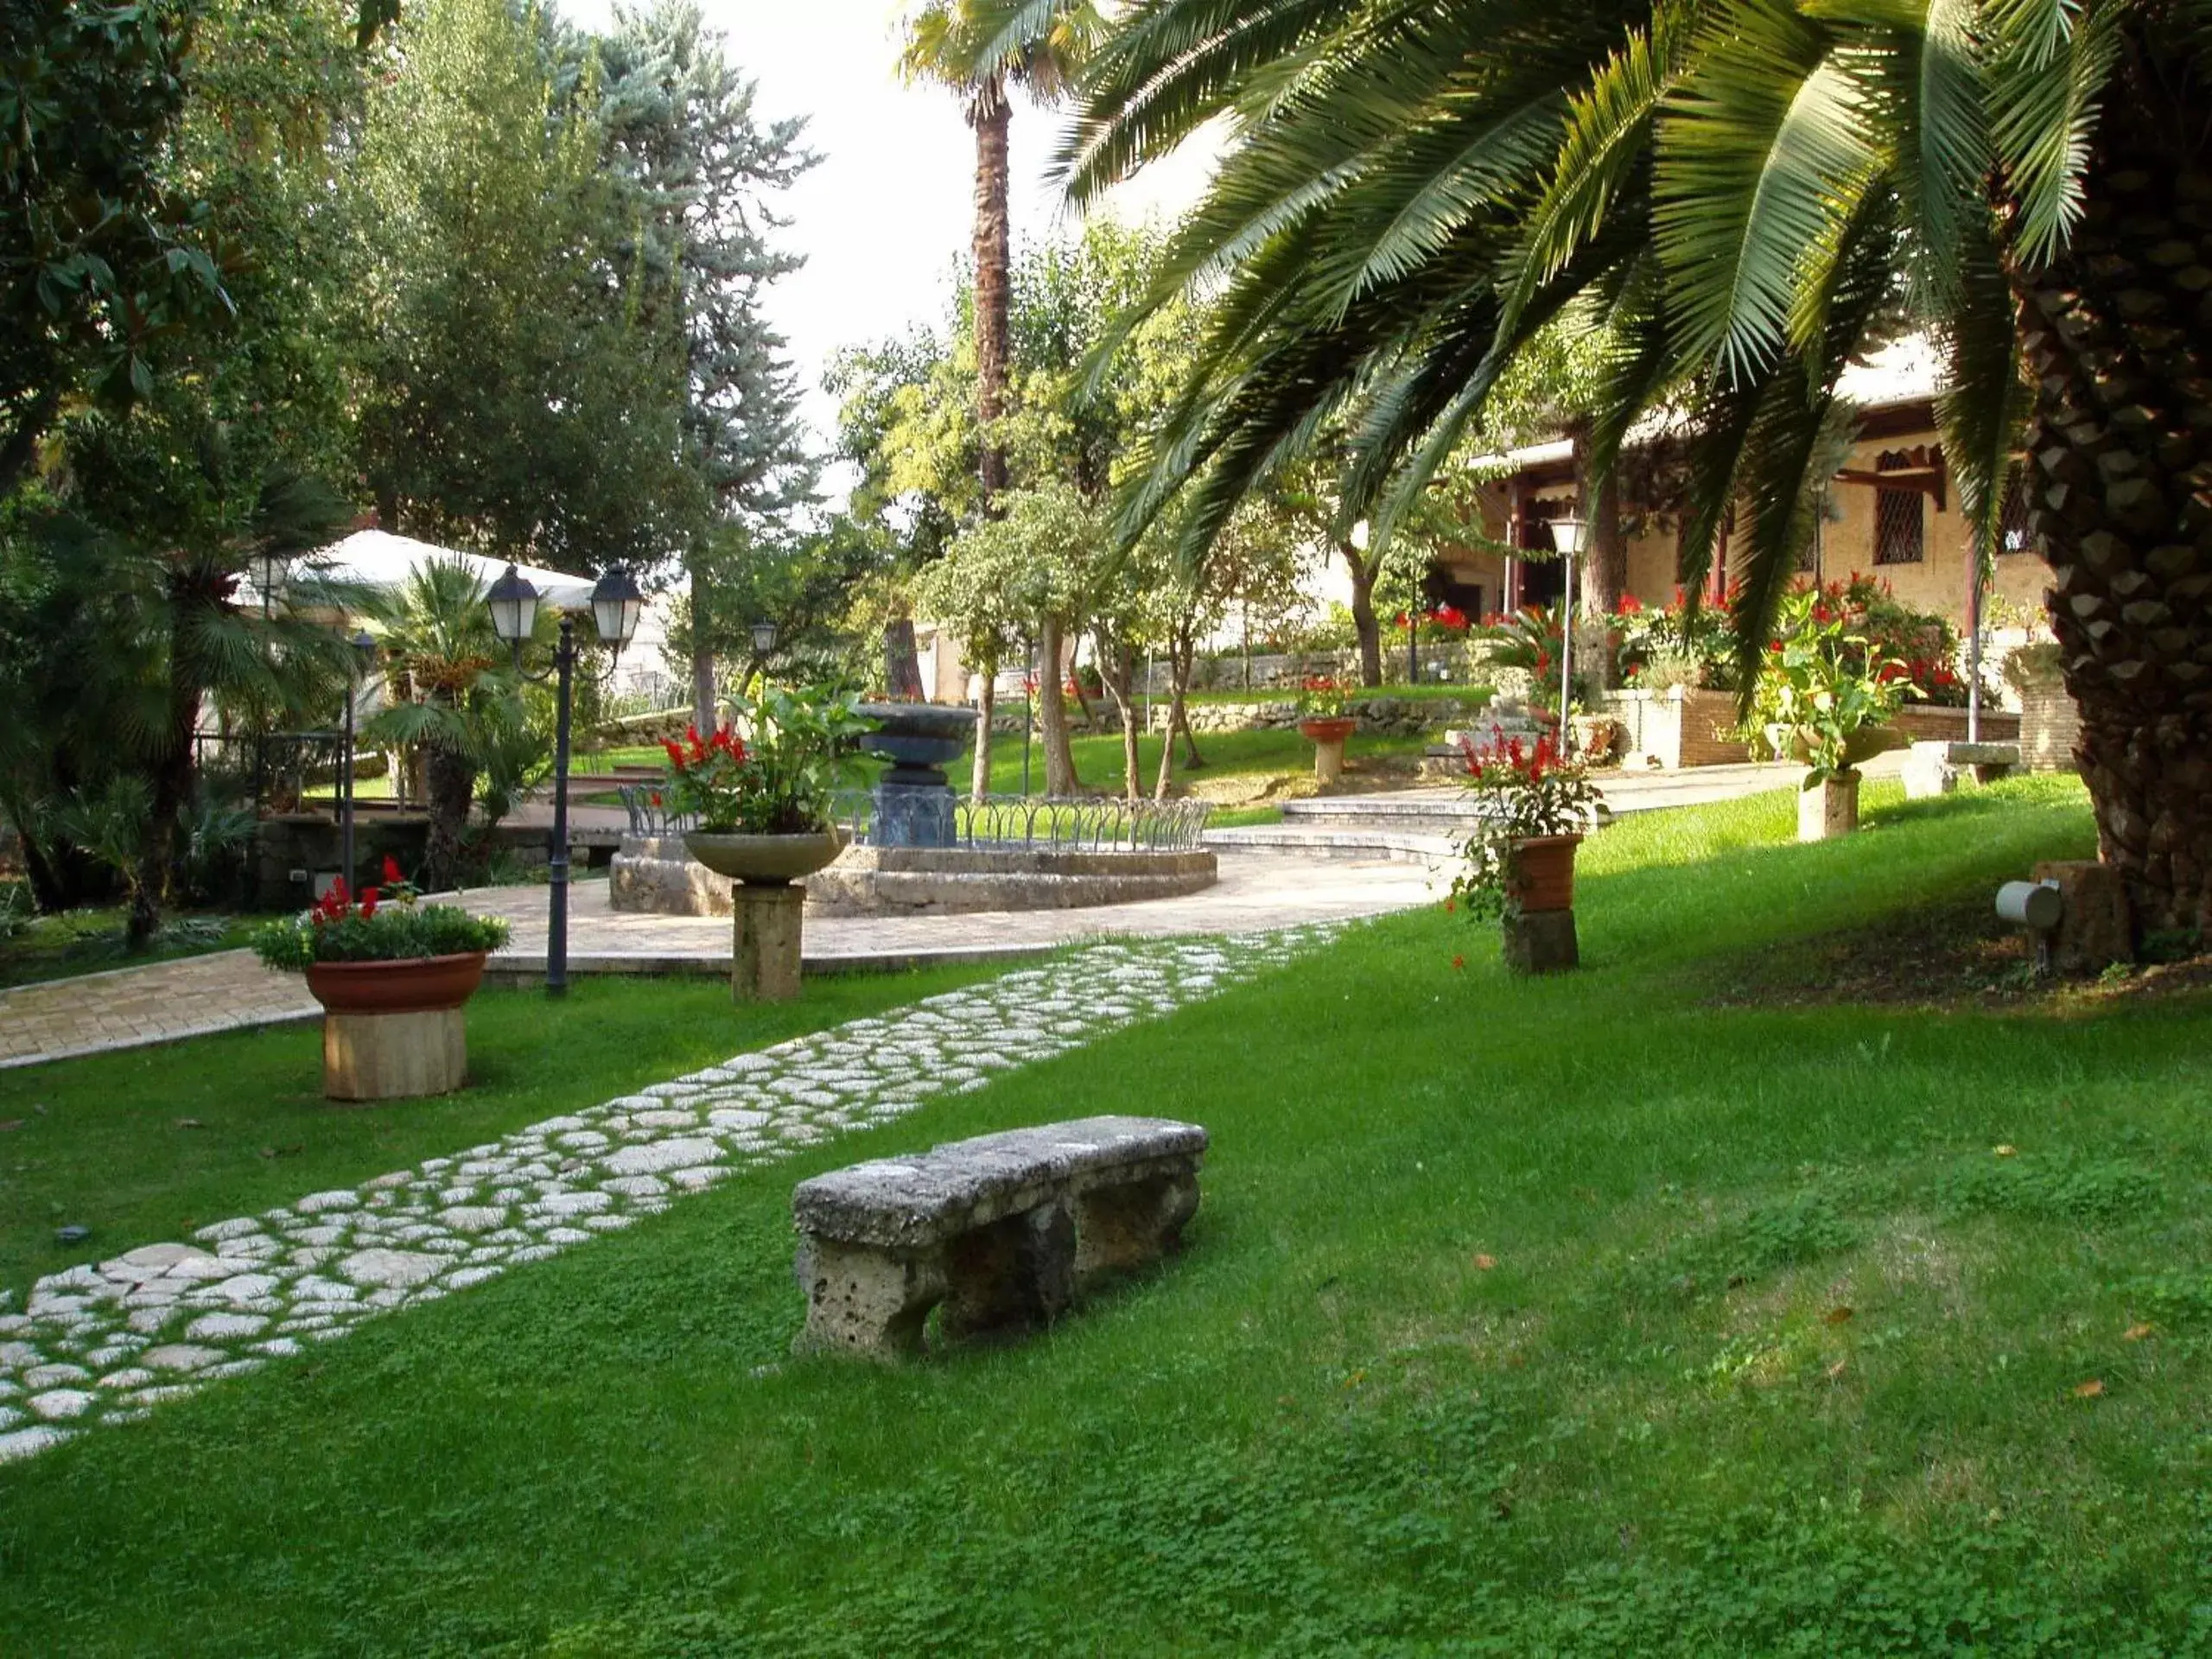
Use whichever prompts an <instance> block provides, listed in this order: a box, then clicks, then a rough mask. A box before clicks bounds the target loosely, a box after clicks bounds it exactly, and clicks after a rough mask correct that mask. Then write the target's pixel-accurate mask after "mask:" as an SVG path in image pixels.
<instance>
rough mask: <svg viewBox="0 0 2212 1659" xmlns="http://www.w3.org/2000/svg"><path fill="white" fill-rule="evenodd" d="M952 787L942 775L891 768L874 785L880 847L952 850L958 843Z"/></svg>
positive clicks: (876, 835)
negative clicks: (879, 781)
mask: <svg viewBox="0 0 2212 1659" xmlns="http://www.w3.org/2000/svg"><path fill="white" fill-rule="evenodd" d="M956 804H957V803H956V801H955V798H954V797H953V793H952V785H950V783H948V782H947V781H946V780H945V776H944V773H943V772H925V769H924V768H922V767H918V766H894V767H893V768H892V769H891V771H890V772H888V773H887V774H886V776H885V778H884V779H883V781H882V782H881V783H880V784H878V785H876V786H875V824H874V829H872V830H871V831H870V834H871V836H872V837H873V839H874V842H875V844H876V845H877V846H879V847H953V846H957V845H958V844H959V841H960V831H959V823H958V820H957V818H956V817H955V816H954V809H955V806H956Z"/></svg>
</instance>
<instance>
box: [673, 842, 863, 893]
mask: <svg viewBox="0 0 2212 1659" xmlns="http://www.w3.org/2000/svg"><path fill="white" fill-rule="evenodd" d="M683 850H684V851H685V852H687V853H689V854H690V855H691V856H692V857H694V858H696V859H697V860H698V861H699V862H700V863H702V864H703V865H705V866H706V867H707V868H709V869H710V870H712V871H713V872H714V873H715V874H716V875H726V876H728V877H729V878H730V880H733V881H741V882H743V883H744V884H745V885H746V886H747V887H784V886H785V885H787V884H789V883H790V882H792V881H795V880H798V878H799V877H801V876H804V875H812V874H814V873H815V872H816V871H817V870H819V869H823V868H826V867H827V866H828V865H829V864H830V863H832V862H833V861H835V860H836V856H837V855H838V854H840V853H842V852H843V851H844V850H845V837H844V836H843V835H842V833H841V832H839V831H838V830H836V829H815V830H810V831H808V832H807V833H806V834H804V835H797V836H743V835H721V834H717V833H715V832H713V831H710V830H706V829H690V830H686V831H685V832H684V836H683Z"/></svg>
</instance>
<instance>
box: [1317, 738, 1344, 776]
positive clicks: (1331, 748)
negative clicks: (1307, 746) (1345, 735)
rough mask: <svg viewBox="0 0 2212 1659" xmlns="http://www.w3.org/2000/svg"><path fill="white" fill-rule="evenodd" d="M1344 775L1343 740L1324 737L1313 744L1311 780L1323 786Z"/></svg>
mask: <svg viewBox="0 0 2212 1659" xmlns="http://www.w3.org/2000/svg"><path fill="white" fill-rule="evenodd" d="M1343 776H1344V739H1342V738H1341V737H1325V738H1322V739H1320V740H1319V741H1317V742H1316V743H1315V744H1314V745H1313V781H1314V782H1315V783H1317V784H1319V785H1323V786H1324V787H1326V786H1327V785H1331V784H1333V783H1335V782H1336V781H1337V779H1339V778H1341V777H1343Z"/></svg>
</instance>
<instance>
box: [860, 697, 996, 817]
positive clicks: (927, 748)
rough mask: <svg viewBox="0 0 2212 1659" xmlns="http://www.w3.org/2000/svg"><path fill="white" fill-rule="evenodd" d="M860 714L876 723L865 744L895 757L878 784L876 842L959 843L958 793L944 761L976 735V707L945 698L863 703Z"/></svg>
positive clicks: (887, 755)
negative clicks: (939, 699) (962, 706)
mask: <svg viewBox="0 0 2212 1659" xmlns="http://www.w3.org/2000/svg"><path fill="white" fill-rule="evenodd" d="M860 713H861V715H863V716H864V717H866V718H867V719H869V720H872V721H875V722H876V729H875V730H874V732H872V733H870V734H868V736H866V737H864V738H862V739H861V747H862V748H864V749H866V750H868V752H869V753H871V754H880V755H881V756H883V757H884V758H885V759H886V760H889V761H890V762H891V769H890V770H889V771H888V772H885V773H884V774H883V777H882V779H881V781H880V782H879V783H878V784H877V785H876V786H875V823H874V829H873V831H872V832H871V839H872V840H873V841H874V843H875V845H877V846H878V847H951V846H956V845H957V844H958V842H959V839H960V836H959V830H958V826H957V823H956V820H955V817H954V806H955V797H954V795H953V792H952V785H951V784H950V781H948V780H947V779H946V778H945V775H944V763H945V762H946V761H948V760H952V759H953V758H954V757H955V756H957V754H958V753H960V751H961V750H962V749H963V748H965V747H967V746H968V743H969V740H970V739H971V738H973V737H974V736H975V734H976V711H975V710H974V709H963V708H960V707H958V706H957V705H956V704H952V703H942V702H864V703H862V704H861V706H860Z"/></svg>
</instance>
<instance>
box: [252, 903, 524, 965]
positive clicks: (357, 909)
mask: <svg viewBox="0 0 2212 1659" xmlns="http://www.w3.org/2000/svg"><path fill="white" fill-rule="evenodd" d="M506 942H507V925H506V923H505V922H504V921H502V920H500V919H499V918H498V917H496V916H472V915H470V914H469V913H468V912H467V911H465V910H461V909H459V908H457V907H456V906H452V905H418V904H416V902H415V901H414V899H413V898H412V896H411V895H410V896H409V897H407V898H404V899H401V900H400V901H399V902H397V903H396V904H379V903H378V898H377V890H376V889H375V888H373V887H371V888H369V889H367V890H366V891H365V892H364V893H362V895H361V901H360V903H359V904H355V903H353V902H352V901H351V899H349V897H348V896H347V894H346V885H345V883H344V882H342V881H341V882H338V883H336V884H334V886H333V887H332V888H331V890H330V893H328V894H327V895H326V896H325V898H324V899H322V901H321V903H319V904H318V905H316V906H315V908H314V909H313V910H310V911H308V912H304V913H303V914H302V915H298V916H295V917H292V918H289V919H288V920H285V921H281V922H271V923H270V924H269V925H267V926H265V927H263V928H260V929H258V930H257V931H256V932H255V933H254V936H253V949H254V954H255V955H257V956H258V957H260V958H261V959H262V961H264V962H265V963H268V964H269V965H270V967H271V968H277V969H283V970H284V971H285V972H288V973H301V972H303V971H305V970H306V969H308V967H309V966H310V965H311V964H313V963H318V962H417V961H421V960H423V959H424V958H426V957H451V956H459V955H461V954H463V953H464V952H467V951H473V950H498V949H499V947H500V946H501V945H503V944H505V943H506Z"/></svg>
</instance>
